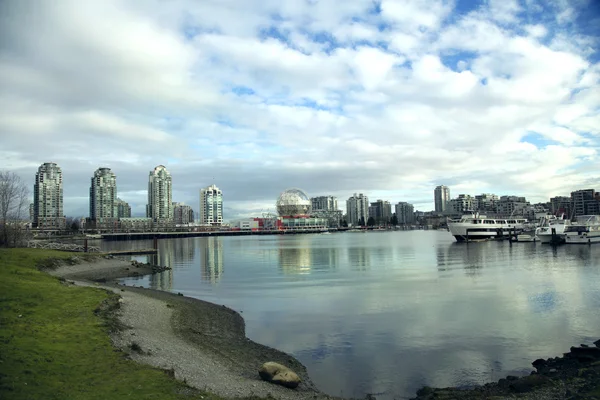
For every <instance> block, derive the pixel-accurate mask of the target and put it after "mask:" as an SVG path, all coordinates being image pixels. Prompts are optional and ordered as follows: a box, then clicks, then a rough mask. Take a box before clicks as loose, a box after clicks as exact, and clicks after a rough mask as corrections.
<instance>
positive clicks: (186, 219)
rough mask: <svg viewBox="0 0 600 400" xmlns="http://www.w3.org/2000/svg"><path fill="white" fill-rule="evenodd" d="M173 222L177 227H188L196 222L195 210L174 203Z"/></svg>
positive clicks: (182, 204) (185, 205)
mask: <svg viewBox="0 0 600 400" xmlns="http://www.w3.org/2000/svg"><path fill="white" fill-rule="evenodd" d="M173 222H175V224H176V225H187V224H191V223H193V222H194V210H192V207H191V206H188V205H187V204H184V203H173Z"/></svg>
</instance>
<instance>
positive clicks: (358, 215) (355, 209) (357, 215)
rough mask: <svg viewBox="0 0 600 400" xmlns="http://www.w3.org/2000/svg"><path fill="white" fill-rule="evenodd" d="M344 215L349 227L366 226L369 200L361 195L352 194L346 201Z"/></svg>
mask: <svg viewBox="0 0 600 400" xmlns="http://www.w3.org/2000/svg"><path fill="white" fill-rule="evenodd" d="M346 214H347V215H348V221H347V222H348V225H349V226H360V225H363V226H364V225H366V224H367V221H368V220H369V198H368V197H367V196H365V195H364V194H362V193H358V194H356V193H354V195H353V196H351V197H350V198H348V200H346Z"/></svg>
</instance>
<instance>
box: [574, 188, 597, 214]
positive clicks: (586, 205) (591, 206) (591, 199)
mask: <svg viewBox="0 0 600 400" xmlns="http://www.w3.org/2000/svg"><path fill="white" fill-rule="evenodd" d="M571 204H572V206H573V209H572V211H573V215H575V216H577V215H593V214H598V211H599V210H598V209H599V207H598V204H599V203H598V198H597V196H596V191H595V190H594V189H584V190H576V191H574V192H571Z"/></svg>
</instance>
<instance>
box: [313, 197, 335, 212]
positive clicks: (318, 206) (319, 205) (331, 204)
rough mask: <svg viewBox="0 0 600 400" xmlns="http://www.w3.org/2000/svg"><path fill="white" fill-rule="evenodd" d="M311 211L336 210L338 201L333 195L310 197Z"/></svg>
mask: <svg viewBox="0 0 600 400" xmlns="http://www.w3.org/2000/svg"><path fill="white" fill-rule="evenodd" d="M310 201H311V204H312V210H313V211H317V210H320V211H337V210H338V201H337V197H335V196H318V197H311V198H310Z"/></svg>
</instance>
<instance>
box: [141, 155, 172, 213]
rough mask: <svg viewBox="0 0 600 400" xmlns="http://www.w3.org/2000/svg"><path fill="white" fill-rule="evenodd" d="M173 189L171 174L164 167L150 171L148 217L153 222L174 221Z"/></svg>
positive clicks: (160, 166)
mask: <svg viewBox="0 0 600 400" xmlns="http://www.w3.org/2000/svg"><path fill="white" fill-rule="evenodd" d="M172 196H173V187H172V180H171V174H170V173H169V171H167V169H166V168H165V166H164V165H159V166H157V167H156V168H154V170H153V171H150V174H149V178H148V204H147V205H146V217H147V218H151V219H152V221H153V222H161V223H169V222H172V221H173V201H172Z"/></svg>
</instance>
